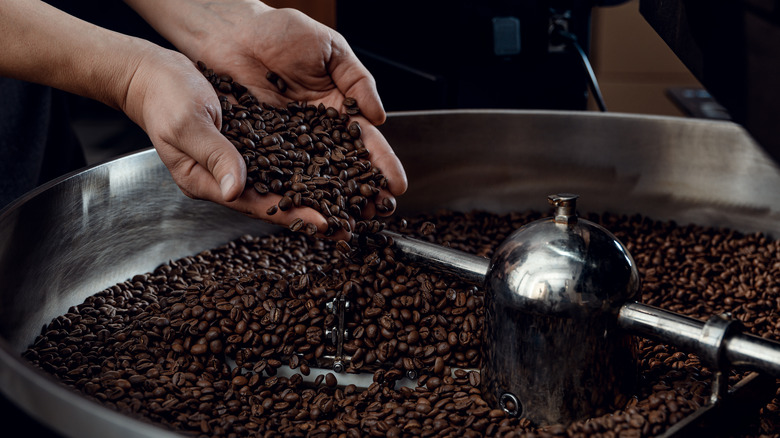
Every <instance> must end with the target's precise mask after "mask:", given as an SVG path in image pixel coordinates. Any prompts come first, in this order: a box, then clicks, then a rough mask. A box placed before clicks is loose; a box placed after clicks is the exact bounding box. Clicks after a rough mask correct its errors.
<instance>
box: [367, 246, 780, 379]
mask: <svg viewBox="0 0 780 438" xmlns="http://www.w3.org/2000/svg"><path fill="white" fill-rule="evenodd" d="M382 233H383V234H384V235H385V236H386V237H388V238H391V239H392V242H393V247H394V248H395V249H396V251H398V252H399V253H401V254H402V255H403V256H404V257H405V258H406V259H407V260H409V261H413V262H415V263H417V264H419V265H421V266H425V267H429V268H432V269H436V270H438V271H441V272H446V273H449V274H454V275H456V276H458V277H459V278H461V279H462V280H464V281H468V282H471V283H474V284H478V285H484V284H485V280H486V278H487V276H488V274H489V270H490V260H489V259H487V258H484V257H479V256H475V255H472V254H468V253H466V252H463V251H460V250H456V249H452V248H447V247H444V246H441V245H436V244H432V243H429V242H423V241H421V240H417V239H414V238H411V237H408V236H403V235H401V234H397V233H392V232H388V231H383V232H382ZM618 324H619V325H620V327H622V328H623V329H624V330H626V331H627V332H629V333H631V334H635V335H640V336H645V337H648V338H651V339H656V340H659V341H662V342H666V343H669V344H672V345H674V346H676V347H678V348H681V349H684V350H687V351H690V352H693V353H696V354H697V355H698V356H699V357H700V358H701V359H702V360H703V361H704V362H705V363H706V364H707V365H708V366H710V367H712V368H714V369H716V370H726V369H728V368H729V367H735V368H740V369H745V370H754V371H759V372H764V373H767V374H769V375H771V376H773V377H780V343H778V342H774V341H770V340H767V339H764V338H760V337H758V336H754V335H751V334H747V333H742V327H741V324H739V321H736V320H730V319H726V318H724V317H721V316H713V317H712V318H710V320H709V321H707V322H706V323H704V322H701V321H699V320H696V319H694V318H690V317H688V316H685V315H680V314H677V313H674V312H669V311H667V310H663V309H660V308H657V307H653V306H649V305H646V304H641V303H628V304H624V305H623V306H622V307H621V308H620V312H619V315H618Z"/></svg>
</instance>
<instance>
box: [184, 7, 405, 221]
mask: <svg viewBox="0 0 780 438" xmlns="http://www.w3.org/2000/svg"><path fill="white" fill-rule="evenodd" d="M212 12H213V13H214V17H213V18H212V19H211V20H210V24H209V26H208V27H207V28H206V29H207V30H205V31H204V32H207V37H204V38H202V39H201V41H202V44H198V45H191V46H188V49H187V50H188V51H189V52H190V53H187V54H188V55H189V56H190V57H191V58H193V59H197V60H202V61H203V62H204V63H205V64H206V65H207V66H209V67H210V68H211V69H212V70H214V71H215V72H217V73H227V74H229V75H230V76H232V77H233V79H234V80H236V81H237V82H239V83H241V84H242V85H244V86H246V87H247V88H248V89H249V90H250V92H251V93H252V94H253V95H255V97H257V98H258V100H260V101H261V102H267V103H270V104H272V105H280V106H284V105H285V104H286V103H287V102H289V101H291V100H295V101H300V102H308V103H313V104H319V103H323V104H324V105H325V106H330V107H334V108H336V109H339V110H340V111H342V112H344V111H345V107H344V106H343V102H344V100H345V99H346V98H347V97H351V98H354V99H355V100H356V101H357V103H358V106H359V108H360V112H361V114H360V115H356V116H352V118H353V119H355V120H357V121H358V122H359V123H360V125H361V128H362V132H363V134H362V139H363V142H364V143H365V145H366V148H367V149H368V150H369V152H370V156H369V159H370V160H371V162H372V164H373V165H374V166H375V167H377V168H379V169H380V170H381V171H382V173H383V174H384V175H385V177H386V178H387V181H388V190H387V191H383V192H382V193H380V195H379V196H378V198H377V203H380V202H382V200H383V199H384V198H386V197H390V198H392V197H394V196H399V195H401V194H403V193H404V192H405V191H406V188H407V179H406V174H405V172H404V169H403V166H402V165H401V162H400V161H399V159H398V157H397V156H396V155H395V153H394V152H393V149H392V148H391V146H390V145H389V144H388V142H387V140H386V139H385V138H384V136H383V135H382V134H381V132H380V131H379V130H378V129H377V128H376V126H375V125H380V124H382V123H384V121H385V112H384V109H383V107H382V102H381V100H380V98H379V94H378V93H377V89H376V84H375V81H374V78H373V77H372V76H371V74H370V73H369V72H368V70H367V69H366V68H365V67H364V66H363V65H362V64H361V63H360V61H359V60H358V59H357V57H356V56H355V54H354V52H353V51H352V49H351V48H350V47H349V44H347V42H346V40H345V39H344V37H342V36H341V35H340V34H339V33H337V32H335V31H334V30H332V29H330V28H328V27H327V26H325V25H323V24H320V23H318V22H316V21H314V20H312V19H311V18H309V17H307V16H306V15H304V14H303V13H301V12H299V11H297V10H294V9H270V8H257V7H254V8H253V7H248V6H247V5H246V4H245V3H243V2H236V3H232V2H226V4H222V5H221V7H219V8H215V10H214V11H212ZM268 72H273V73H275V74H276V75H278V76H279V77H280V78H281V79H282V80H283V81H284V82H285V84H286V89H284V92H282V90H280V89H279V88H278V87H277V86H276V84H275V83H273V82H271V81H269V80H268V79H267V78H266V75H267V73H268ZM367 213H368V215H369V216H373V214H374V210H373V209H368V211H367ZM390 213H391V212H390ZM387 214H389V213H387Z"/></svg>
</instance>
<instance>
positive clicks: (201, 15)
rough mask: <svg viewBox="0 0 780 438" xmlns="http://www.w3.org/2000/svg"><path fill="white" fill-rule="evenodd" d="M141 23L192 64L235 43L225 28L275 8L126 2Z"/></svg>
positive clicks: (170, 0) (252, 2)
mask: <svg viewBox="0 0 780 438" xmlns="http://www.w3.org/2000/svg"><path fill="white" fill-rule="evenodd" d="M125 2H126V3H127V4H128V5H129V6H130V7H131V8H133V9H134V10H135V11H136V12H137V13H138V14H139V15H141V16H142V17H143V18H144V20H145V21H146V22H147V23H149V24H150V25H151V26H152V27H153V28H154V29H155V30H157V32H159V33H160V35H162V36H163V37H164V38H165V39H167V40H168V41H169V42H170V43H171V44H173V45H174V46H175V47H176V48H177V49H178V50H179V51H181V52H182V53H184V54H185V55H187V57H188V58H190V60H192V61H198V60H202V57H203V56H204V53H208V50H206V49H205V48H206V47H209V46H217V45H219V44H220V43H221V41H225V43H227V41H228V40H230V41H235V38H236V36H235V35H225V29H237V28H239V27H240V26H241V23H242V22H243V21H245V20H253V19H255V18H256V17H257V16H258V15H260V14H262V13H264V12H267V11H270V10H273V9H274V8H272V7H270V6H268V5H266V4H265V3H263V2H261V1H258V0H224V1H219V2H214V1H209V0H166V1H162V2H161V1H159V0H125Z"/></svg>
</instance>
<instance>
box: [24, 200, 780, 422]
mask: <svg viewBox="0 0 780 438" xmlns="http://www.w3.org/2000/svg"><path fill="white" fill-rule="evenodd" d="M541 216H542V215H540V214H539V213H535V212H523V213H511V214H504V215H499V214H494V213H489V212H481V211H475V212H470V213H460V212H450V211H443V212H439V213H437V214H435V215H425V216H420V217H417V218H414V219H399V218H395V219H392V220H390V221H389V222H388V223H387V227H388V228H390V229H392V230H394V231H397V232H400V233H403V234H410V235H414V236H416V237H418V238H420V239H423V240H427V241H431V242H436V243H439V244H443V245H445V246H449V247H453V248H457V249H461V250H464V251H468V252H471V253H473V254H478V255H483V256H490V255H491V254H492V251H493V249H494V248H495V247H496V246H497V245H498V244H499V243H500V242H501V241H503V240H504V239H505V238H506V237H507V236H508V235H509V234H510V233H511V232H512V231H514V230H515V229H516V228H518V227H520V226H522V225H524V224H526V223H528V222H530V221H532V220H535V219H538V218H540V217H541ZM587 218H588V219H590V220H592V221H594V222H597V223H600V224H602V225H603V226H605V227H606V228H607V229H609V230H610V231H612V232H613V233H614V234H615V235H616V236H617V237H618V238H619V239H620V240H621V241H622V242H624V243H625V244H626V246H627V247H628V249H629V251H630V252H631V253H632V255H633V256H634V258H635V260H636V262H637V266H638V267H639V270H640V274H641V275H642V280H643V294H642V297H641V300H642V301H643V302H645V303H649V304H653V305H657V306H659V307H663V308H666V309H671V310H675V311H678V312H681V313H684V314H687V315H690V316H692V317H695V318H699V319H706V318H708V317H709V316H711V315H712V314H717V313H723V312H731V314H732V315H733V316H734V317H735V318H737V319H739V320H740V321H742V322H743V323H744V324H745V325H746V326H747V327H748V329H749V330H750V331H751V332H753V333H754V334H757V335H759V336H764V337H767V338H770V339H778V338H780V295H779V294H780V283H778V280H777V279H778V278H780V275H778V274H780V272H779V271H780V262H779V261H778V260H780V257H778V256H780V244H778V242H776V241H772V240H771V239H768V238H767V237H766V236H763V235H761V234H751V235H742V234H739V233H736V232H733V231H729V230H719V229H712V228H706V227H700V226H679V225H677V224H674V223H670V222H659V221H654V220H651V219H648V218H646V217H642V216H632V217H626V216H618V215H611V214H603V215H590V216H588V217H587ZM342 296H343V297H345V298H346V299H347V300H348V301H349V302H350V307H349V309H348V311H347V313H346V315H347V324H346V325H347V328H348V332H349V337H348V339H347V342H346V343H345V346H344V349H345V353H346V354H347V355H348V356H351V357H352V361H351V362H348V368H349V371H355V372H367V373H373V383H372V384H371V385H370V386H369V387H368V388H358V387H355V386H354V385H344V384H339V382H338V377H337V376H336V375H334V374H332V373H330V374H328V375H325V376H322V375H321V376H318V377H317V378H316V379H315V380H314V381H310V380H311V379H310V377H313V376H311V374H310V373H311V368H313V367H315V366H321V365H322V363H325V361H326V360H327V358H328V357H332V356H333V355H334V354H335V353H336V351H335V345H334V344H333V342H332V341H331V339H330V338H329V337H328V336H326V329H327V328H329V327H331V326H332V324H333V323H334V321H335V315H334V314H333V313H331V312H329V311H328V310H327V309H328V307H329V306H328V303H329V302H331V301H332V300H334V298H337V297H342ZM483 296H484V293H483V291H482V290H480V289H478V288H475V287H473V286H470V285H467V284H464V283H462V282H460V281H459V280H458V279H456V278H453V277H450V276H447V275H440V274H437V273H435V272H430V271H427V270H426V269H423V268H421V267H417V266H413V265H407V264H405V263H404V261H403V260H402V259H400V258H399V257H397V256H396V255H395V254H394V253H393V251H392V250H391V249H389V248H369V247H363V246H359V245H353V248H351V249H350V250H349V251H347V254H345V252H344V251H343V248H342V249H339V248H337V244H336V243H334V242H331V241H323V240H318V239H313V238H310V237H309V236H306V235H305V234H302V233H293V232H287V231H285V232H282V233H280V234H277V235H271V236H263V237H254V236H244V237H242V238H240V239H237V240H236V241H233V242H230V243H228V244H226V245H224V246H222V247H219V248H215V249H212V250H209V251H204V252H202V253H200V254H196V255H193V256H190V257H185V258H182V259H180V260H176V261H173V262H170V263H167V264H164V265H161V266H160V267H158V268H157V269H156V270H154V271H153V272H149V273H145V274H139V275H136V276H135V277H133V278H132V279H129V280H127V281H125V282H123V283H120V284H117V285H115V286H113V287H111V288H108V289H106V290H104V291H102V292H100V293H98V294H96V295H94V296H92V297H90V298H88V299H87V300H86V301H85V302H84V303H83V304H80V305H78V306H74V307H72V308H70V309H69V311H68V312H67V313H65V314H64V315H62V316H60V317H58V318H55V319H54V320H53V321H52V322H51V323H50V324H48V326H47V327H45V328H44V330H43V332H42V334H41V336H39V337H38V338H37V339H36V341H35V343H34V345H32V346H31V347H30V348H29V349H28V350H27V351H26V352H25V353H24V356H25V357H26V358H27V359H29V360H30V361H32V362H33V363H34V364H36V365H37V366H39V367H41V368H42V369H44V370H46V371H47V372H49V373H51V374H53V375H55V376H56V377H57V378H59V379H60V380H61V381H63V382H64V383H65V384H67V385H69V386H71V387H73V388H75V389H76V390H78V391H80V392H81V393H82V394H84V395H85V396H87V397H90V398H93V399H95V400H98V401H100V402H101V403H103V404H105V405H106V406H109V407H111V408H113V409H116V410H118V411H120V412H124V413H126V414H128V415H132V416H135V417H137V418H140V419H143V420H146V421H151V422H154V423H156V424H160V425H164V426H166V427H169V428H171V429H174V430H177V431H180V432H182V433H185V434H191V435H194V436H204V437H205V436H225V437H242V436H266V435H287V436H452V435H459V436H485V435H487V436H596V435H598V436H655V435H658V434H662V433H664V432H665V431H666V430H667V429H668V428H669V427H670V426H671V425H673V424H675V423H678V422H679V421H681V420H682V419H683V418H685V417H686V416H688V415H689V414H691V413H692V412H694V411H695V410H696V409H697V408H699V407H700V406H703V405H704V404H705V403H706V400H707V397H708V396H709V393H710V379H711V377H712V373H711V372H710V371H709V370H708V369H706V368H705V367H703V366H702V364H701V362H700V360H699V359H698V358H697V357H696V356H695V355H693V354H688V352H685V351H678V350H677V349H675V348H674V347H672V346H669V345H664V344H660V343H657V342H652V341H648V340H644V339H640V340H639V341H638V365H639V369H640V373H641V379H640V385H639V387H638V389H637V393H636V394H635V396H634V397H633V398H631V399H630V400H628V401H627V402H626V404H625V406H624V407H623V408H622V409H621V410H619V411H615V412H613V413H610V414H608V415H603V416H599V417H596V418H591V419H588V420H586V421H579V422H576V423H574V424H571V425H554V426H548V427H544V428H537V427H535V426H534V425H532V424H530V423H529V422H528V421H527V420H522V419H516V418H511V417H507V416H506V415H505V414H504V412H503V411H502V410H500V409H495V407H494V406H489V405H487V404H486V402H485V401H484V400H483V399H482V397H481V395H480V392H479V385H480V375H479V372H478V371H477V370H478V369H479V362H480V342H481V337H482V333H481V328H482V323H483V320H484V303H483ZM282 365H286V366H289V367H290V368H292V369H293V370H294V373H293V374H292V375H291V376H290V375H289V374H286V375H282V374H281V373H279V372H278V371H279V369H280V367H282ZM410 370H414V371H415V372H416V373H417V375H418V376H419V377H418V380H417V386H416V387H415V388H407V387H403V386H399V385H397V383H398V381H399V379H401V378H403V377H404V376H406V375H407V372H408V371H410ZM306 376H309V377H306ZM743 377H744V374H737V373H732V375H731V376H730V383H731V384H734V383H736V382H737V381H739V379H741V378H743ZM778 406H780V401H778V399H777V398H775V399H773V400H771V401H770V402H769V403H768V404H766V405H765V406H764V407H763V408H762V409H761V410H760V415H757V416H756V418H755V419H753V421H750V422H747V424H740V429H738V432H737V434H739V435H746V436H759V435H762V434H777V433H780V418H779V417H778V411H780V409H778ZM756 413H757V414H758V413H759V412H758V411H757V412H756ZM727 414H728V413H726V415H727ZM729 420H730V421H731V422H736V421H737V418H730V419H729Z"/></svg>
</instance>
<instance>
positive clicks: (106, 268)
mask: <svg viewBox="0 0 780 438" xmlns="http://www.w3.org/2000/svg"><path fill="white" fill-rule="evenodd" d="M381 129H382V131H383V132H384V133H385V135H386V137H387V138H388V140H389V141H390V143H391V144H392V145H393V147H394V148H395V150H396V152H397V153H398V155H399V157H400V158H401V160H402V162H403V163H404V165H405V167H406V170H407V173H408V176H409V181H410V188H409V192H408V193H407V194H406V195H404V196H403V197H402V198H400V199H399V207H400V208H399V210H400V213H401V214H413V213H416V212H430V211H435V210H437V209H439V208H452V209H460V210H468V209H472V208H483V209H487V210H492V211H497V212H502V211H509V210H513V209H527V208H534V209H538V210H542V211H546V209H547V206H546V204H545V198H544V197H545V196H546V195H548V194H550V193H562V192H574V193H578V194H579V195H581V196H582V198H583V199H587V200H588V201H587V209H588V210H590V211H612V212H617V213H643V214H646V215H648V216H651V217H654V218H657V219H673V220H677V221H678V222H680V223H688V222H693V223H698V224H703V225H714V226H730V227H732V228H736V229H738V230H741V231H765V232H768V233H770V234H774V235H775V236H777V235H778V234H779V233H780V220H778V219H780V213H779V212H778V205H779V203H778V201H779V200H780V199H779V198H780V190H777V188H778V187H780V172H779V171H778V168H777V166H776V165H775V164H774V163H773V162H772V161H771V160H770V159H769V158H768V157H767V155H766V154H765V153H764V152H763V151H762V150H761V149H760V148H759V147H758V146H757V145H756V144H755V142H753V140H752V139H751V138H750V137H749V136H748V135H747V134H746V133H745V131H744V130H742V129H741V128H740V127H738V126H737V125H734V124H731V123H728V122H710V121H696V120H688V119H677V118H661V117H647V116H633V115H620V114H595V113H566V112H528V111H489V110H480V111H439V112H420V113H396V114H391V115H390V117H389V118H388V121H387V123H386V124H385V125H384V126H383V127H382V128H381ZM274 229H275V228H274V227H273V226H270V225H267V224H265V223H262V222H259V221H255V220H251V219H249V218H247V217H245V216H243V215H241V214H239V213H235V212H232V211H229V210H226V209H224V208H222V207H219V206H216V205H213V204H211V203H207V202H201V201H194V200H191V199H188V198H187V197H185V196H184V195H183V194H182V193H181V192H180V191H179V189H178V188H177V187H176V186H175V185H174V184H173V182H172V180H171V178H170V175H169V174H168V172H167V170H166V169H165V168H164V166H163V165H162V163H161V162H160V161H159V159H158V157H157V156H156V153H155V152H154V151H152V150H149V151H143V152H139V153H136V154H132V155H129V156H126V157H123V158H120V159H117V160H114V161H111V162H109V163H106V164H103V165H100V166H96V167H93V168H90V169H88V170H85V171H82V172H78V173H75V174H73V175H70V176H68V177H65V178H62V179H60V180H58V181H55V182H53V183H50V184H47V185H45V186H43V187H41V188H39V189H37V190H35V191H33V192H31V193H29V194H27V195H25V196H24V197H23V198H21V199H19V200H18V201H16V202H15V203H13V204H11V205H9V206H8V207H6V208H4V209H3V210H1V211H0V391H2V392H3V394H4V395H5V396H7V397H8V398H9V399H11V400H12V401H13V402H15V403H16V404H18V405H19V406H21V407H22V408H23V409H24V410H26V411H27V412H30V413H31V414H32V415H33V416H35V417H36V418H38V419H40V420H41V421H42V422H45V423H46V424H47V425H49V426H50V427H52V428H53V429H55V430H58V431H60V432H61V433H63V434H64V435H68V436H74V437H75V436H78V437H93V436H94V437H104V436H107V435H108V434H107V432H108V431H110V435H111V436H115V437H132V436H154V435H158V436H170V434H169V433H168V432H166V431H163V430H162V429H159V428H156V427H154V426H149V425H146V424H143V423H141V422H139V421H136V420H132V419H129V418H127V417H125V416H122V415H120V414H117V413H115V412H113V411H110V410H108V409H105V408H103V407H100V406H98V405H96V404H94V403H92V402H90V401H88V400H86V399H85V398H82V397H80V396H78V395H76V394H74V393H72V392H71V391H70V390H67V389H66V388H63V387H62V386H60V385H58V384H57V383H55V382H54V381H52V380H51V379H50V378H48V377H47V376H45V375H44V374H43V373H41V372H39V371H37V370H35V369H33V368H32V367H31V366H29V365H28V364H27V363H26V362H25V361H24V360H22V359H21V358H20V356H19V354H20V352H22V351H23V350H24V349H25V348H26V347H27V345H28V344H29V343H30V342H31V341H32V340H33V339H34V338H35V336H36V335H37V334H38V333H39V332H40V329H41V327H42V326H43V324H45V323H46V322H48V321H50V320H51V319H52V318H53V317H55V316H57V315H60V314H62V313H64V312H66V311H67V309H68V308H69V307H70V306H73V305H76V304H79V303H81V302H82V301H83V300H84V299H85V298H86V297H87V296H89V295H91V294H94V293H96V292H99V291H100V290H102V289H104V288H106V287H108V286H111V285H113V284H116V283H119V282H122V281H125V280H127V279H129V278H131V277H132V275H134V274H139V273H144V272H148V271H150V270H152V269H154V268H155V267H156V266H158V265H159V264H161V263H164V262H167V261H168V260H172V259H176V258H179V257H182V256H185V255H190V254H195V253H197V252H199V251H201V250H204V249H208V248H213V247H215V246H217V245H219V244H222V243H224V242H226V241H228V240H230V239H234V238H237V237H239V236H240V235H242V234H245V233H253V234H265V233H268V232H271V231H273V230H274Z"/></svg>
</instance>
